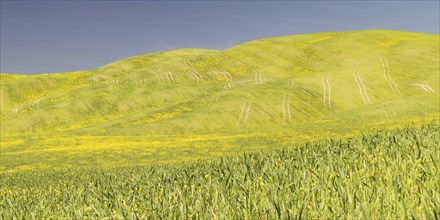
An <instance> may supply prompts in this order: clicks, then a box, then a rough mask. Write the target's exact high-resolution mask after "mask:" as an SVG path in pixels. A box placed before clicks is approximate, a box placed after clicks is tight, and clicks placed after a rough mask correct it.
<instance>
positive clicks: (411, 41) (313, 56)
mask: <svg viewBox="0 0 440 220" xmlns="http://www.w3.org/2000/svg"><path fill="white" fill-rule="evenodd" d="M439 54H440V38H439V35H432V34H423V33H411V32H402V31H385V30H370V31H349V32H336V33H317V34H307V35H294V36H284V37H275V38H267V39H261V40H256V41H252V42H248V43H245V44H241V45H238V46H235V47H232V48H229V49H226V50H222V51H214V50H202V49H182V50H175V51H168V52H160V53H153V54H146V55H140V56H135V57H131V58H127V59H123V60H120V61H117V62H114V63H111V64H108V65H105V66H102V67H100V68H98V69H94V70H90V71H80V72H71V73H57V74H40V75H13V74H1V90H0V103H1V132H2V134H1V135H2V140H1V142H2V164H1V168H2V171H4V170H10V169H11V170H14V169H15V170H17V169H27V168H29V169H33V168H35V167H40V168H44V167H46V168H47V167H48V164H49V162H42V161H45V160H44V158H48V155H50V154H52V155H53V154H54V153H55V152H56V153H57V154H59V156H60V157H59V160H60V161H70V162H73V161H75V163H79V165H82V164H90V163H91V162H87V161H89V160H85V161H83V163H81V162H78V161H80V160H77V158H78V157H82V155H83V154H84V152H90V151H93V152H95V154H92V156H90V157H92V158H94V162H92V163H98V164H100V162H99V161H100V159H102V160H108V156H109V155H108V154H102V152H107V151H111V152H112V153H113V154H114V155H125V156H124V157H126V158H131V157H128V156H127V155H131V156H133V155H134V154H140V155H142V156H144V157H142V158H144V159H145V157H147V158H149V159H145V160H146V161H148V162H151V160H153V159H152V158H154V160H158V161H163V160H165V159H164V158H170V160H175V157H176V155H179V156H182V158H184V157H185V156H187V158H194V157H195V158H204V157H207V155H210V156H215V155H217V154H218V155H223V154H229V153H231V152H241V151H242V150H243V149H244V148H246V147H249V146H246V147H244V148H243V144H242V143H241V142H240V140H242V139H243V138H248V139H251V140H256V141H257V142H258V144H256V145H255V146H254V148H256V149H259V148H265V147H268V146H270V145H271V143H270V141H271V140H272V141H273V139H274V138H275V136H274V135H276V137H277V139H279V140H280V141H285V142H290V141H293V142H301V141H304V140H311V139H318V138H321V139H322V138H336V137H340V136H346V135H352V134H354V133H359V132H361V131H365V130H369V129H374V128H384V127H390V126H391V127H392V126H399V125H406V124H410V123H419V122H426V121H431V120H438V119H439V112H440V111H439V104H440V103H439V91H440V90H439V89H440V88H439V82H440V80H439V75H440V74H439V69H440V66H439V65H440V64H439V63H440V55H439ZM200 143H203V145H205V146H207V147H206V148H203V147H200ZM219 146H220V147H219ZM174 148H175V149H176V150H175V151H173V149H174ZM195 148H201V149H198V150H197V151H195V150H194V149H195ZM121 149H122V150H123V151H121ZM139 149H142V150H139ZM182 149H186V150H187V153H185V154H183V155H182V154H181V150H182ZM75 151H77V153H76V154H75V153H74V154H72V152H75ZM120 151H121V152H120ZM97 152H99V153H97ZM116 152H119V153H120V154H117V153H116ZM130 152H131V153H130ZM134 152H136V153H134ZM170 152H173V153H170ZM23 155H30V156H29V157H30V158H32V159H31V160H29V161H27V162H26V163H23V162H17V161H18V159H17V158H22V157H23ZM93 155H94V156H93ZM102 155H106V156H105V157H104V156H102ZM140 155H139V157H141V156H140ZM146 155H147V156H146ZM67 157H68V158H70V159H66V158H67ZM101 157H102V158H101ZM115 157H116V156H115ZM142 158H136V159H137V161H140V162H142V161H143V160H142ZM89 159H90V158H89ZM115 161H118V162H121V160H115ZM51 162H53V163H56V162H57V161H56V160H55V159H54V161H51ZM70 162H68V163H70ZM131 162H132V160H131V159H124V161H123V163H131ZM144 162H145V161H144ZM106 163H107V162H106ZM70 165H71V166H76V165H75V164H70ZM101 165H102V164H101Z"/></svg>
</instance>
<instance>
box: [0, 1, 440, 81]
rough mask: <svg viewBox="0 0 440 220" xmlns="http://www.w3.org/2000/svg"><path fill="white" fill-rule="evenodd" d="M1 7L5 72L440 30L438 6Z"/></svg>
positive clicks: (1, 68) (0, 64)
mask: <svg viewBox="0 0 440 220" xmlns="http://www.w3.org/2000/svg"><path fill="white" fill-rule="evenodd" d="M0 1H1V2H0V6H1V8H0V48H1V49H0V72H2V73H18V74H34V73H53V72H70V71H79V70H88V69H94V68H97V67H99V66H102V65H105V64H108V63H111V62H114V61H116V60H119V59H123V58H127V57H131V56H135V55H140V54H147V53H152V52H157V51H167V50H174V49H179V48H206V49H218V50H221V49H226V48H229V47H231V46H234V45H237V44H241V43H244V42H247V41H251V40H255V39H259V38H265V37H273V36H283V35H294V34H303V33H315V32H328V31H345V30H364V29H392V30H405V31H413V32H425V33H432V34H439V32H440V30H439V29H440V24H439V20H440V15H439V13H440V12H439V10H440V9H439V8H440V5H439V1H436V0H435V1H355V2H353V1H316V0H315V1H210V0H208V1H183V0H181V1H169V0H168V1H139V0H138V1H115V0H113V1H103V0H94V1H84V0H77V1H66V0H63V1H20V0H18V1H17V0H16V1H8V0H0Z"/></svg>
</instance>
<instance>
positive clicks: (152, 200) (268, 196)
mask: <svg viewBox="0 0 440 220" xmlns="http://www.w3.org/2000/svg"><path fill="white" fill-rule="evenodd" d="M439 128H440V127H439V124H438V123H430V124H427V125H424V126H420V127H407V128H402V129H397V130H382V131H375V132H370V133H368V134H363V135H362V136H358V137H354V138H350V139H344V140H323V141H316V142H308V143H304V144H300V145H293V146H288V147H282V146H274V147H279V149H278V150H275V151H272V152H260V153H244V154H242V155H241V156H239V157H238V156H236V157H222V158H217V159H212V160H205V161H199V162H192V163H182V164H173V165H169V164H168V165H154V166H132V167H119V168H114V169H96V168H94V169H81V168H78V169H74V170H70V171H64V172H62V171H59V172H55V171H49V172H48V171H29V172H20V173H14V174H2V175H1V176H0V177H1V178H0V179H1V180H0V181H1V182H0V186H1V188H0V208H1V210H2V213H1V214H0V215H1V217H2V218H3V219H11V218H18V219H23V218H24V219H32V218H37V219H40V218H45V219H48V218H72V217H74V218H83V219H95V218H100V219H101V218H125V219H144V218H151V217H153V218H202V219H231V218H234V219H256V218H258V219H275V218H283V219H286V218H312V219H316V218H342V217H344V218H355V219H371V218H374V219H384V218H387V219H396V218H416V219H436V218H438V217H439V215H440V209H439V207H440V188H439V186H440V176H439V175H438V173H439V169H440V158H439V156H440V155H439V154H438V152H439V151H440V143H439V140H440V133H439V132H438V131H439ZM247 144H248V145H253V144H256V143H253V142H248V143H247Z"/></svg>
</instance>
